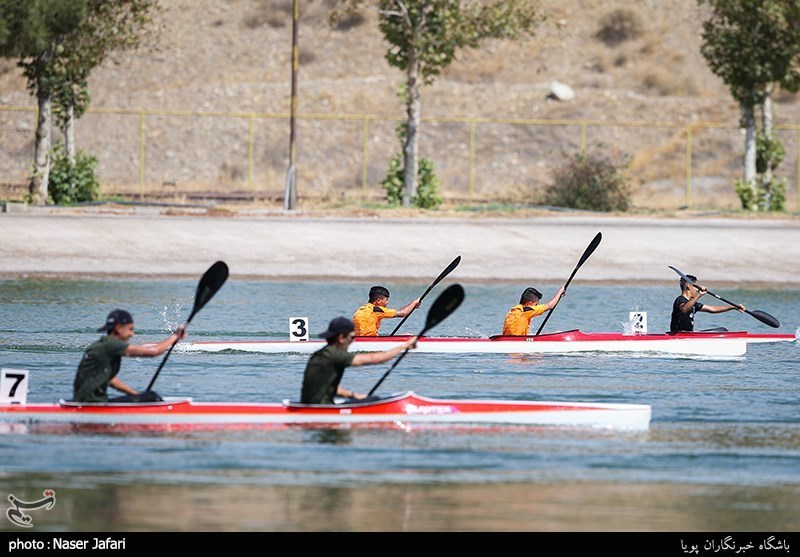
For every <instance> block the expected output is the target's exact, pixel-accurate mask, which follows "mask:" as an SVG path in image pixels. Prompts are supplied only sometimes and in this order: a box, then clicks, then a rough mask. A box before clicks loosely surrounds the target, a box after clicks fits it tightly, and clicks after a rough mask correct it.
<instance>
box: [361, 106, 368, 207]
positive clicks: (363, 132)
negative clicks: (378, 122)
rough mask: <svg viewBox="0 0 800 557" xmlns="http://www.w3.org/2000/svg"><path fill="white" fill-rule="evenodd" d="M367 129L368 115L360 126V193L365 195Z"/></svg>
mask: <svg viewBox="0 0 800 557" xmlns="http://www.w3.org/2000/svg"><path fill="white" fill-rule="evenodd" d="M368 128H369V115H367V114H365V115H364V120H363V123H362V125H361V193H362V195H364V196H365V197H366V195H367V156H368V155H367V135H368V131H367V130H368Z"/></svg>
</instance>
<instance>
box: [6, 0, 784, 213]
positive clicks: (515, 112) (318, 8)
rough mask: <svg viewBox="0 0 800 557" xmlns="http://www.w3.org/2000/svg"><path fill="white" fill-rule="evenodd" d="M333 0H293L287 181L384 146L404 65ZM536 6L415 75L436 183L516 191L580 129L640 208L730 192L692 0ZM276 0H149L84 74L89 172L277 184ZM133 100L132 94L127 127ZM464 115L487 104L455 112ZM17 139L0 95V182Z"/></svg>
mask: <svg viewBox="0 0 800 557" xmlns="http://www.w3.org/2000/svg"><path fill="white" fill-rule="evenodd" d="M331 5H332V0H313V1H306V2H302V3H301V19H300V27H299V45H300V71H299V81H298V114H299V115H300V116H301V118H300V120H299V121H298V127H297V141H298V143H297V163H298V191H299V193H300V195H301V199H304V200H306V202H308V203H310V202H311V201H312V200H316V201H317V202H318V203H328V204H332V203H338V204H354V203H355V204H357V203H364V202H365V201H370V200H371V201H373V202H374V201H376V200H380V199H381V198H382V196H383V191H382V189H381V187H380V185H379V183H380V180H381V179H382V178H383V176H384V175H385V171H386V166H387V163H388V160H389V159H391V157H392V156H393V155H394V154H395V153H396V152H398V150H399V145H398V143H397V139H396V137H395V131H394V130H395V126H396V125H397V122H398V121H399V120H400V119H401V118H402V117H403V106H402V104H401V103H400V101H399V100H398V98H397V95H396V91H397V87H398V85H399V84H400V82H401V80H402V74H401V73H400V72H399V71H398V70H396V69H394V68H391V67H389V66H388V64H387V63H386V61H385V60H384V58H383V55H384V52H385V51H386V44H385V43H384V41H383V39H382V37H381V35H380V32H379V31H378V29H377V25H376V16H375V14H374V13H372V12H369V11H363V12H359V13H358V14H356V15H353V16H351V17H350V18H349V19H347V20H346V21H345V22H344V24H342V25H340V26H339V27H337V28H331V27H330V26H329V25H328V22H327V13H328V10H329V9H330V7H331ZM542 9H543V13H545V14H547V16H548V19H547V22H546V23H545V24H543V25H542V26H541V27H540V28H538V29H536V30H535V36H534V37H533V38H530V39H527V40H524V41H521V42H516V43H514V42H508V41H490V42H488V43H486V44H484V45H483V47H482V48H480V49H479V50H474V51H464V52H462V53H460V55H459V57H458V59H457V61H456V62H455V63H454V64H453V65H452V66H451V67H449V68H448V69H447V70H446V71H445V72H444V73H443V74H442V75H441V76H439V77H438V78H437V79H436V81H435V82H434V84H433V85H432V86H430V87H427V88H425V89H424V91H423V117H424V118H425V122H424V124H423V130H422V132H423V134H424V135H423V140H422V144H421V149H422V154H423V156H427V157H429V158H431V159H433V160H434V162H435V164H436V170H437V174H438V175H439V177H440V179H441V182H442V194H443V195H444V197H445V199H447V200H448V201H449V202H452V203H459V202H462V201H463V200H466V199H472V200H473V201H478V200H482V201H489V200H495V201H507V202H530V201H531V200H533V199H535V198H536V195H537V192H540V191H541V188H543V187H544V186H546V185H547V184H548V183H549V181H550V180H551V176H552V171H553V169H554V168H555V167H556V165H558V164H559V163H560V161H561V160H562V159H561V155H562V154H563V153H565V152H574V151H575V150H576V149H579V148H580V146H581V142H582V141H583V142H585V146H586V148H587V149H590V150H591V149H597V150H601V151H602V152H604V153H608V154H610V155H612V156H614V157H617V158H619V159H620V160H622V159H629V160H630V161H631V172H632V174H633V177H634V180H635V182H636V183H637V184H640V183H641V185H640V186H639V187H638V191H637V193H636V196H635V202H636V205H637V206H638V207H640V208H676V207H680V206H682V205H684V204H685V202H686V180H687V174H691V178H692V188H693V189H692V191H691V201H692V205H693V206H697V207H702V206H709V207H717V208H735V207H736V206H737V200H736V197H735V194H734V193H733V188H732V183H733V180H735V178H736V177H738V176H739V175H740V174H741V168H740V166H741V163H740V158H741V156H740V151H741V147H742V138H741V135H740V132H739V130H738V129H737V126H738V110H737V107H736V105H735V104H734V103H733V101H732V100H731V98H730V95H729V94H728V92H727V90H726V88H725V87H724V85H723V84H722V83H721V82H720V81H719V79H717V78H716V76H714V75H713V74H712V73H711V72H710V71H709V70H708V68H707V66H706V64H705V61H704V59H703V58H702V56H701V54H700V52H699V46H700V30H701V22H702V20H703V17H702V13H701V11H700V8H698V6H697V4H696V2H695V0H663V1H660V0H627V1H625V0H611V1H609V2H605V3H597V2H594V1H589V0H544V1H543V2H542ZM291 12H292V0H171V1H169V2H165V3H164V11H163V17H162V19H161V22H162V25H163V32H162V34H161V39H160V43H159V49H158V51H157V52H152V51H139V52H136V53H129V54H126V55H125V56H124V57H123V59H122V60H121V63H119V64H116V63H107V64H105V65H104V66H103V67H102V68H100V69H99V70H98V71H97V72H95V74H94V75H93V77H92V80H91V94H92V100H93V104H92V109H93V111H94V112H93V113H91V114H89V115H87V116H86V117H85V118H83V119H82V120H81V122H80V123H79V127H78V139H79V142H80V146H81V148H83V149H85V150H87V151H89V152H91V153H93V154H95V155H97V156H98V157H99V158H100V161H101V165H100V173H101V178H102V180H103V188H104V192H106V193H113V192H132V193H144V192H153V193H161V194H163V195H168V196H172V197H174V198H176V199H181V198H183V199H186V196H187V195H189V194H190V193H191V192H193V191H210V190H214V191H223V192H227V193H229V194H238V193H241V194H249V195H256V194H257V196H260V197H262V198H265V199H269V198H272V199H277V198H279V197H280V196H281V195H282V192H283V187H284V179H285V176H286V169H287V165H288V131H289V130H288V125H287V119H286V116H287V114H288V112H289V107H290V76H291V73H290V55H291V31H292V25H291ZM553 81H560V82H563V83H566V84H568V85H570V86H571V87H572V88H573V89H574V90H575V92H576V97H575V99H574V100H573V101H571V102H557V101H554V100H550V99H548V98H547V97H548V92H549V87H550V84H551V83H552V82H553ZM776 101H777V103H776V121H777V123H778V124H798V123H800V102H798V97H797V95H788V94H785V93H779V94H778V95H777V96H776ZM32 104H33V101H32V99H31V97H30V96H29V95H28V94H27V92H26V90H25V83H24V82H23V80H22V79H21V77H20V75H19V72H18V70H17V69H16V68H14V67H13V64H10V63H9V62H4V63H2V65H0V107H4V106H5V107H20V106H32ZM136 111H145V112H146V113H147V115H146V116H145V119H144V127H143V128H141V127H140V126H141V123H140V120H139V116H138V114H137V113H136ZM109 113H114V114H109ZM247 114H255V115H257V117H256V118H255V119H251V120H248V119H247V117H246V116H244V117H243V116H242V115H247ZM359 115H360V116H361V117H362V119H359V118H358V116H359ZM364 115H368V116H369V120H368V125H366V124H365V122H366V121H365V120H364V119H363V116H364ZM469 119H483V120H485V121H484V122H481V123H478V124H476V125H475V127H474V129H472V130H471V128H470V125H469V124H468V123H466V122H465V121H466V120H469ZM581 122H593V123H595V124H594V125H589V126H586V127H581V124H580V123H581ZM690 125H691V126H695V127H693V128H692V144H691V146H692V159H691V167H690V168H687V164H686V154H687V128H688V127H689V126H690ZM140 133H143V139H144V143H143V144H142V143H140ZM781 133H782V136H781V137H782V139H784V142H785V144H786V147H787V158H786V160H785V161H784V163H783V165H782V167H781V169H780V170H781V171H782V172H783V174H784V175H788V177H789V181H790V184H791V183H792V182H794V180H795V179H796V177H794V176H793V174H794V169H796V168H797V150H798V149H797V144H796V143H797V139H796V133H795V132H794V131H792V130H789V129H787V130H785V131H783V132H781ZM32 141H33V122H32V114H31V113H30V112H19V111H0V144H1V145H2V147H0V149H2V151H3V156H0V182H7V183H24V181H25V176H26V174H27V171H28V168H29V166H30V161H31V158H32V144H33V143H32ZM472 141H474V143H471V142H472ZM140 149H141V150H140ZM364 156H366V163H364V158H363V157H364ZM142 160H143V161H144V168H143V169H142V168H140V166H139V165H140V162H141V161H142ZM470 165H472V166H470ZM365 175H366V183H365V182H364V181H363V180H364V176H365ZM142 176H143V177H144V179H143V184H142V183H141V182H140V180H141V178H142ZM789 189H790V191H789V199H788V201H789V203H788V206H789V207H793V206H794V199H795V197H794V196H795V193H794V191H793V190H792V188H791V186H790V188H789ZM265 203H268V202H267V201H265ZM272 203H273V204H274V203H275V202H274V201H273V202H272Z"/></svg>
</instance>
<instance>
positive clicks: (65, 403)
mask: <svg viewBox="0 0 800 557" xmlns="http://www.w3.org/2000/svg"><path fill="white" fill-rule="evenodd" d="M191 402H192V398H191V397H166V398H164V400H159V401H153V402H75V401H73V400H65V399H63V398H62V399H60V400H59V401H58V406H59V407H61V408H65V409H67V408H70V409H78V408H151V407H160V406H174V405H176V404H191Z"/></svg>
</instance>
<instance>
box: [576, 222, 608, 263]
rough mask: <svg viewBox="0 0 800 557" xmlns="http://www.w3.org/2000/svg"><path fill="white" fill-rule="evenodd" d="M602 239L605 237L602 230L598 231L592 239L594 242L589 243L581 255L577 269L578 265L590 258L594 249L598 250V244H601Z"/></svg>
mask: <svg viewBox="0 0 800 557" xmlns="http://www.w3.org/2000/svg"><path fill="white" fill-rule="evenodd" d="M602 239H603V233H602V232H598V233H597V235H596V236H595V237H594V239H593V240H592V243H591V244H589V245H588V246H587V247H586V249H585V250H584V252H583V255H582V256H581V258H580V260H579V261H578V265H576V267H575V270H576V271H577V270H578V267H580V266H581V265H583V264H584V263H585V262H586V260H587V259H589V257H590V256H591V255H592V254H593V253H594V250H596V249H597V246H599V245H600V241H601V240H602Z"/></svg>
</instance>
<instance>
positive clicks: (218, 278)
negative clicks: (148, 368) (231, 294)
mask: <svg viewBox="0 0 800 557" xmlns="http://www.w3.org/2000/svg"><path fill="white" fill-rule="evenodd" d="M226 280H228V266H227V265H226V264H225V262H224V261H217V262H216V263H214V264H213V265H212V266H211V267H209V269H208V271H206V272H205V274H204V275H203V277H202V278H201V279H200V282H199V283H198V284H197V292H195V295H194V308H193V309H192V313H191V315H189V319H187V320H186V323H187V324H188V323H189V321H191V320H192V317H194V315H195V314H196V313H197V312H198V311H200V310H201V309H202V307H203V306H204V305H206V303H208V301H209V300H210V299H211V298H212V297H213V296H214V294H216V293H217V290H219V289H220V288H221V287H222V285H223V284H225V281H226ZM176 344H178V341H175V342H174V343H173V344H172V346H170V347H169V350H167V353H166V354H165V355H164V359H163V360H161V363H160V364H159V366H158V369H157V370H156V372H155V374H154V375H153V378H152V379H151V380H150V383H148V385H147V388H146V389H145V391H152V390H153V384H154V383H155V382H156V379H157V378H158V374H159V373H161V368H163V367H164V364H165V363H167V358H169V355H170V354H172V349H173V348H175V345H176Z"/></svg>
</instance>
